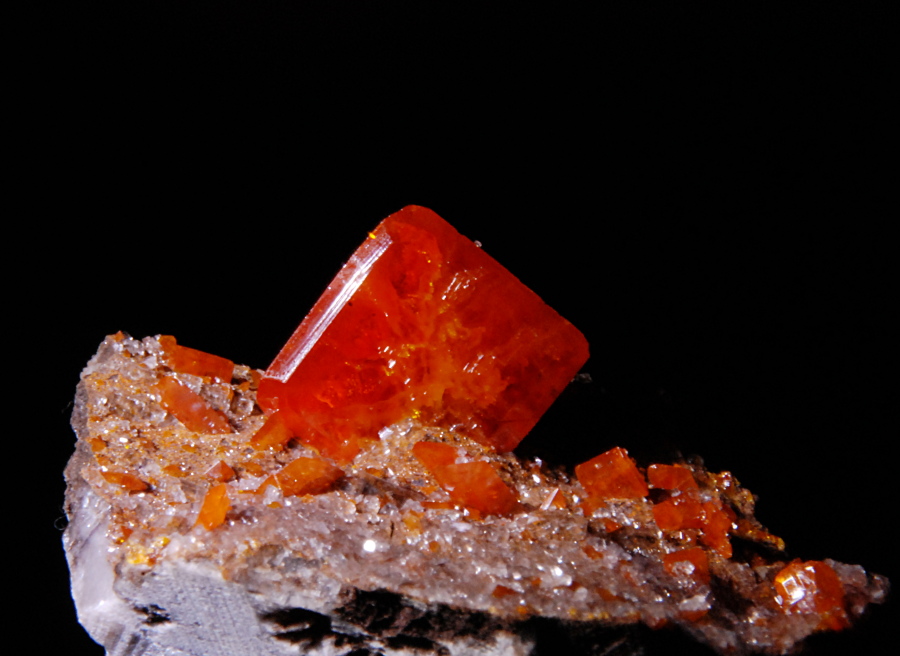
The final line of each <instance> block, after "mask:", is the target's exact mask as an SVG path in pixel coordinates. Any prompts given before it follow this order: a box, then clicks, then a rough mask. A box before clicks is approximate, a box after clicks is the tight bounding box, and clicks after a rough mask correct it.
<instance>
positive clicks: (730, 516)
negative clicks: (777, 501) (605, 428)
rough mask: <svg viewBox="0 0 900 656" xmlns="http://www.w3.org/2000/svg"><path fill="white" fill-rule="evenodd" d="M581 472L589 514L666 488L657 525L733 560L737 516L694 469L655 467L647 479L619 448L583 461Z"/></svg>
mask: <svg viewBox="0 0 900 656" xmlns="http://www.w3.org/2000/svg"><path fill="white" fill-rule="evenodd" d="M575 475H576V476H577V477H578V480H579V482H580V483H581V485H582V486H583V487H584V489H585V491H586V492H587V494H588V498H587V499H586V500H585V502H584V504H583V508H584V511H585V513H586V514H591V513H593V512H594V511H595V510H596V509H598V508H600V507H602V506H603V505H605V504H606V503H607V502H608V501H611V500H614V499H641V498H644V497H646V496H648V495H649V493H650V489H649V487H648V485H647V483H648V481H649V483H650V486H651V487H653V488H657V489H661V490H664V494H665V498H663V499H660V500H659V501H658V502H657V503H655V504H654V505H653V518H654V520H655V521H656V525H657V526H659V528H660V529H662V530H663V531H665V532H666V533H670V534H672V533H677V532H682V534H683V535H685V537H686V538H688V539H689V540H691V541H694V540H696V541H699V542H700V543H701V544H702V545H704V546H706V547H709V548H711V549H714V550H715V551H717V552H718V553H719V554H720V555H721V556H723V557H724V558H731V553H732V550H731V541H730V540H729V538H728V536H729V534H730V533H731V532H732V530H733V528H734V527H735V522H736V521H737V516H736V515H735V513H734V511H733V510H732V509H731V508H729V507H728V506H727V505H725V504H723V503H722V501H721V500H720V499H718V498H714V499H711V500H704V499H703V497H702V496H701V494H700V488H699V486H698V485H697V481H696V480H694V475H693V474H692V473H691V470H690V469H688V468H686V467H681V466H678V465H650V467H648V469H647V479H645V478H644V475H643V474H641V472H640V470H639V469H638V468H637V466H636V465H635V463H634V461H633V460H632V459H631V458H630V457H628V452H627V451H625V449H623V448H621V447H615V448H614V449H610V450H609V451H607V452H605V453H601V454H600V455H599V456H597V457H595V458H592V459H591V460H588V461H587V462H585V463H582V464H580V465H578V466H577V467H576V468H575Z"/></svg>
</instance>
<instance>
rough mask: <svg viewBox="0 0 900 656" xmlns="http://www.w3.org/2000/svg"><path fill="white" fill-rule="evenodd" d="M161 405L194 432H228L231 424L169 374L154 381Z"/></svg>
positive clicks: (200, 397)
mask: <svg viewBox="0 0 900 656" xmlns="http://www.w3.org/2000/svg"><path fill="white" fill-rule="evenodd" d="M156 389H157V391H158V392H159V395H160V402H161V403H162V406H163V407H164V408H165V409H166V410H168V411H169V412H171V413H172V414H173V415H175V418H176V419H177V420H178V421H180V422H181V423H182V424H184V426H185V428H187V429H188V430H190V431H193V432H195V433H230V432H232V428H231V424H229V423H228V419H227V418H226V417H225V415H223V414H222V413H221V412H219V411H218V410H216V409H215V408H213V407H212V406H211V405H210V404H209V403H208V402H207V401H206V399H204V398H203V397H202V396H200V395H199V394H197V393H196V392H195V391H194V390H192V389H190V388H189V387H187V386H186V385H182V384H181V383H179V382H178V381H177V380H175V379H174V378H172V377H171V376H163V377H162V378H160V379H159V381H158V382H157V383H156Z"/></svg>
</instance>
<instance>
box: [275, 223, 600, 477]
mask: <svg viewBox="0 0 900 656" xmlns="http://www.w3.org/2000/svg"><path fill="white" fill-rule="evenodd" d="M587 357H588V347H587V341H586V340H585V338H584V336H583V335H582V334H581V333H580V332H579V331H578V329H576V328H575V327H574V326H573V325H572V324H570V323H569V322H568V321H566V320H565V319H563V318H562V317H561V316H560V315H559V314H557V313H556V312H555V311H554V310H553V309H552V308H551V307H549V306H548V305H547V304H545V303H544V302H543V301H542V300H541V299H540V298H539V297H538V296H537V295H536V294H535V293H534V292H532V291H531V290H530V289H528V288H527V287H526V286H525V285H523V284H522V283H521V282H520V281H519V280H518V279H517V278H516V277H515V276H513V275H512V274H511V273H510V272H509V271H507V270H506V269H505V268H503V266H501V265H500V264H499V263H498V262H497V261H496V260H494V259H493V258H491V257H490V256H489V255H487V253H485V252H484V251H482V250H481V249H480V248H479V247H478V246H476V245H475V244H474V243H473V242H472V241H470V240H469V239H467V238H465V237H463V236H462V235H460V234H459V233H458V232H457V231H456V230H455V229H454V228H453V227H452V226H451V225H450V224H448V223H447V222H446V221H444V220H443V219H441V218H440V217H439V216H438V215H437V214H435V213H434V212H432V211H431V210H428V209H425V208H423V207H415V206H410V207H406V208H404V209H403V210H401V211H400V212H397V213H396V214H393V215H391V216H389V217H388V218H387V219H385V220H384V221H383V222H382V223H381V224H380V225H379V226H378V227H377V228H376V229H375V230H374V231H373V232H371V233H370V234H369V238H368V239H367V240H366V242H365V243H364V244H363V245H362V246H360V247H359V249H358V250H357V251H356V253H354V255H353V257H352V258H351V259H350V260H349V261H348V262H347V264H346V265H345V266H344V268H343V269H342V270H341V271H340V273H338V275H337V277H336V278H335V279H334V281H332V283H331V284H330V285H329V286H328V289H326V291H325V293H324V294H323V296H322V297H321V298H320V299H319V301H318V302H317V303H316V305H315V307H313V309H312V311H311V312H310V313H309V315H308V316H307V317H306V319H304V320H303V322H302V323H301V324H300V327H299V328H298V329H297V331H296V332H295V333H294V335H293V336H292V337H291V338H290V340H288V342H287V344H286V345H285V347H284V348H283V349H282V351H281V352H280V353H279V354H278V356H277V357H276V358H275V360H274V362H273V363H272V365H271V366H270V367H269V369H268V371H267V372H266V377H265V378H264V379H263V380H262V382H261V383H260V388H259V399H258V400H259V404H260V405H261V406H262V407H263V408H264V409H265V410H266V411H267V412H273V411H275V410H278V411H279V414H280V415H282V417H283V419H284V421H285V422H286V423H287V425H288V426H289V427H290V428H291V430H292V432H294V434H296V435H297V436H298V437H299V438H300V439H301V440H303V441H304V442H306V443H308V444H310V445H312V446H315V447H316V448H318V449H319V450H320V451H321V452H322V453H323V454H325V455H328V456H330V457H332V458H335V459H337V460H339V461H348V460H350V459H352V458H353V457H354V455H355V454H356V453H357V452H358V451H359V448H360V446H359V440H360V439H363V440H365V439H377V436H378V431H379V430H380V429H381V428H383V427H384V426H387V425H390V424H392V423H394V422H396V421H398V420H400V419H403V418H405V417H409V416H414V417H417V418H419V419H421V420H422V421H423V422H426V423H430V424H434V425H439V426H442V427H446V428H452V429H453V430H456V431H458V432H461V433H464V434H467V435H469V436H470V437H472V438H474V439H476V440H478V441H480V442H482V443H484V444H488V445H490V446H493V447H494V448H496V449H497V450H499V451H508V450H511V449H513V448H515V446H516V445H517V444H518V443H519V442H520V441H521V440H522V438H523V437H525V435H526V434H527V433H528V431H530V430H531V428H532V427H533V426H534V424H535V423H536V422H537V420H538V419H539V418H540V416H541V415H542V414H543V413H544V412H545V411H546V410H547V408H548V407H549V406H550V404H551V403H552V402H553V400H554V399H555V398H556V397H557V395H558V394H559V393H560V392H561V391H562V389H563V388H564V387H565V386H566V384H567V383H568V382H569V381H570V380H571V378H572V377H573V376H574V375H575V374H576V373H577V372H578V369H579V368H580V367H581V365H582V364H584V362H585V360H586V359H587Z"/></svg>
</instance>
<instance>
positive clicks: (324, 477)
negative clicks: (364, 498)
mask: <svg viewBox="0 0 900 656" xmlns="http://www.w3.org/2000/svg"><path fill="white" fill-rule="evenodd" d="M343 476H344V472H343V470H342V469H341V468H340V467H335V466H334V465H333V464H332V463H330V462H328V461H327V460H323V459H322V458H297V459H296V460H292V461H291V462H289V463H288V464H287V465H285V466H284V467H283V468H282V469H281V470H280V471H278V472H276V473H275V474H273V475H272V476H270V477H269V478H267V479H266V480H265V481H263V484H262V485H261V486H260V487H259V489H258V490H257V492H262V491H263V490H265V488H266V487H267V486H268V485H277V486H278V487H279V488H280V489H281V493H282V494H284V496H286V497H290V496H301V495H303V494H321V493H322V492H327V491H328V490H330V489H331V487H332V486H333V485H334V484H335V483H336V482H337V481H338V480H340V479H341V478H343Z"/></svg>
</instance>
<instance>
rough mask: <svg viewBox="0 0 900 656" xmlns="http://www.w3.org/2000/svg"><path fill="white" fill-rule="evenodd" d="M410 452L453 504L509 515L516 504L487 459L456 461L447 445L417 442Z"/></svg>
mask: <svg viewBox="0 0 900 656" xmlns="http://www.w3.org/2000/svg"><path fill="white" fill-rule="evenodd" d="M413 453H414V454H415V456H416V457H417V458H418V459H419V460H420V461H421V462H422V464H424V465H425V466H426V467H427V468H428V471H430V472H431V474H432V476H434V478H435V480H437V482H438V484H439V485H440V486H441V487H442V488H444V489H445V490H446V491H447V493H448V494H449V495H450V498H451V499H453V500H454V501H455V502H456V503H458V504H460V505H463V506H466V507H467V508H474V509H475V510H477V511H478V512H479V513H481V514H484V515H509V514H510V513H513V512H515V511H516V510H517V509H518V507H519V500H518V498H517V497H516V493H515V492H513V491H512V490H511V489H510V488H509V486H508V485H507V484H506V483H504V482H503V479H502V478H500V475H499V474H498V473H497V470H496V469H494V467H493V466H492V465H491V463H489V462H484V461H478V462H461V463H457V462H456V457H457V451H456V449H455V448H454V447H452V446H450V445H449V444H441V443H437V442H417V443H416V444H415V445H413Z"/></svg>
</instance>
